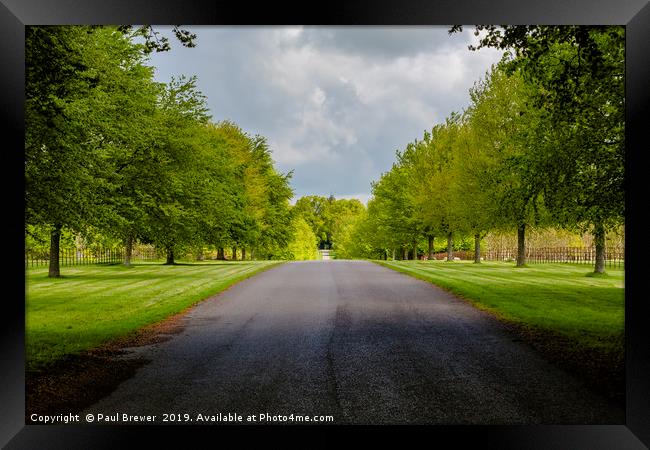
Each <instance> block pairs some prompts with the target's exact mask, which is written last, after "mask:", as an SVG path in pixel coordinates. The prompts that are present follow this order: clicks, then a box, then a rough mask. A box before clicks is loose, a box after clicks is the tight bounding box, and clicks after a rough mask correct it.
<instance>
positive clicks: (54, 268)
mask: <svg viewBox="0 0 650 450" xmlns="http://www.w3.org/2000/svg"><path fill="white" fill-rule="evenodd" d="M60 247H61V225H55V226H54V229H53V230H52V232H51V234H50V267H49V270H48V273H47V276H48V277H50V278H59V277H60V276H61V269H60V267H59V252H60Z"/></svg>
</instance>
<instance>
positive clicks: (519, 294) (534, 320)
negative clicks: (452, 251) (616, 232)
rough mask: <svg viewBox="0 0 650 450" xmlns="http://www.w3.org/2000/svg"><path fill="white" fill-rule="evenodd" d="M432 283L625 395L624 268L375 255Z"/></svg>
mask: <svg viewBox="0 0 650 450" xmlns="http://www.w3.org/2000/svg"><path fill="white" fill-rule="evenodd" d="M375 262H377V263H378V264H380V265H382V266H385V267H388V268H391V269H393V270H397V271H399V272H402V273H405V274H408V275H411V276H413V277H416V278H419V279H421V280H424V281H429V282H431V283H433V284H435V285H437V286H439V287H441V288H443V289H445V290H447V291H449V292H451V293H453V294H455V295H457V296H459V297H460V298H462V299H464V300H466V301H468V302H469V303H471V304H472V305H474V306H476V307H477V308H479V309H481V310H484V311H486V312H488V313H490V314H491V315H493V316H494V317H496V318H497V319H499V320H500V321H502V322H503V323H505V324H506V325H507V326H508V327H509V328H510V329H511V330H512V331H513V332H515V333H517V334H518V335H519V336H520V337H521V338H523V339H524V340H525V341H526V342H528V343H530V344H531V345H533V346H534V347H535V348H537V349H538V350H539V351H541V352H542V353H543V354H544V355H545V356H546V357H547V358H548V359H550V360H551V361H553V362H554V363H556V364H558V365H560V366H561V367H563V368H564V369H567V370H568V371H571V372H573V373H576V374H578V375H579V376H580V377H581V378H583V379H585V381H586V382H587V383H588V384H590V385H591V386H592V387H593V388H595V389H596V390H598V391H600V392H601V393H603V394H605V395H607V396H608V397H610V398H613V399H616V400H618V401H621V402H622V401H623V398H624V390H625V382H624V353H625V352H624V335H625V324H624V314H625V293H624V273H623V270H621V269H609V270H608V271H607V274H606V275H604V276H597V277H594V276H592V274H591V273H589V270H590V267H589V266H585V265H574V264H561V263H558V264H533V265H530V266H529V267H526V268H517V269H516V268H515V266H514V264H512V263H503V262H483V263H481V264H474V263H472V262H465V261H458V262H454V263H452V264H448V263H444V262H439V261H375Z"/></svg>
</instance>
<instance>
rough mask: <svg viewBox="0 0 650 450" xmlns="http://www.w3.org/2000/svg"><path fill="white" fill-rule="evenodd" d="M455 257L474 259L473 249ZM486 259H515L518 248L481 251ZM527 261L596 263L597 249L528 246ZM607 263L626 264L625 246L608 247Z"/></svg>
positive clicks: (440, 255) (444, 254)
mask: <svg viewBox="0 0 650 450" xmlns="http://www.w3.org/2000/svg"><path fill="white" fill-rule="evenodd" d="M434 256H435V259H445V258H446V257H447V252H439V253H436V254H435V255H434ZM453 256H454V258H459V259H461V260H473V259H474V252H473V251H457V252H454V255H453ZM481 257H482V258H483V259H485V260H486V261H514V260H516V259H517V249H516V248H499V249H488V250H484V251H482V252H481ZM526 262H527V263H529V264H533V263H573V264H595V263H596V249H595V248H594V247H586V248H585V247H538V248H526ZM605 264H606V265H607V266H608V267H617V268H621V267H624V265H625V249H624V248H623V247H607V248H606V249H605Z"/></svg>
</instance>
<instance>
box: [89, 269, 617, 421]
mask: <svg viewBox="0 0 650 450" xmlns="http://www.w3.org/2000/svg"><path fill="white" fill-rule="evenodd" d="M183 321H184V324H185V329H184V330H183V332H182V333H180V334H177V335H174V337H173V338H172V339H170V340H168V341H166V342H162V343H158V344H154V345H150V346H146V347H141V348H137V349H133V350H134V352H133V354H132V355H134V356H135V355H140V356H144V357H146V358H148V359H150V360H151V362H150V363H149V364H147V365H145V366H144V367H142V368H141V369H140V370H139V371H138V372H137V373H136V375H135V376H134V377H133V378H131V379H129V380H127V381H126V382H124V383H122V384H121V385H120V386H119V387H118V388H117V389H116V390H115V391H114V392H113V393H112V394H111V395H110V396H108V397H106V398H104V399H103V400H101V401H99V402H98V403H96V404H95V405H93V406H91V407H89V408H88V409H87V410H86V411H84V414H86V413H93V414H98V413H101V414H104V415H110V414H115V413H117V414H120V420H121V419H122V417H123V416H122V414H125V413H126V414H133V415H147V414H149V415H156V416H157V418H156V423H158V424H160V423H161V420H162V418H163V417H164V416H163V415H164V414H166V413H167V414H180V415H181V418H182V420H185V419H186V418H187V417H189V418H190V419H191V420H192V423H197V422H196V419H197V418H198V414H202V415H204V416H208V417H209V419H210V420H216V421H217V422H216V423H220V424H222V423H225V422H224V421H223V418H224V415H227V414H228V413H231V414H239V415H241V416H242V420H243V422H244V423H246V420H247V418H248V416H252V415H255V416H257V420H260V414H267V415H268V416H267V418H268V419H267V420H263V421H262V422H261V423H296V422H295V419H296V416H297V415H301V416H310V418H311V417H313V416H326V415H331V416H333V419H334V423H359V424H385V423H413V424H621V423H624V417H625V416H624V412H623V410H622V409H621V408H620V407H617V406H615V405H612V404H610V403H608V401H607V400H606V399H604V398H602V397H600V396H598V395H596V394H594V393H592V392H591V391H589V390H588V389H587V388H585V387H584V386H583V385H582V384H581V383H580V382H579V381H578V380H576V379H574V378H573V377H571V376H570V375H568V374H567V373H565V372H563V371H561V370H559V369H558V368H556V367H554V366H553V365H551V364H550V363H548V362H546V361H545V360H544V359H542V358H541V356H539V355H538V354H537V353H536V352H535V351H534V350H533V349H531V348H530V347H528V346H527V345H526V344H524V343H522V342H520V341H518V340H517V339H516V338H515V337H514V336H513V335H511V334H509V333H508V331H507V330H506V329H505V328H503V327H502V326H501V325H500V324H499V323H498V322H497V321H496V320H494V319H492V318H491V317H489V316H488V315H486V314H485V313H483V312H481V311H478V310H476V309H474V308H472V307H471V306H470V305H468V304H467V303H465V302H463V301H461V300H458V299H457V298H455V297H454V296H452V295H451V294H449V293H446V292H445V291H443V290H441V289H438V288H436V287H435V286H433V285H431V284H429V283H426V282H423V281H419V280H416V279H414V278H411V277H408V276H406V275H403V274H400V273H397V272H394V271H392V270H390V269H386V268H383V267H380V266H378V265H375V264H372V263H369V262H362V261H336V260H335V261H313V262H294V263H288V264H284V265H281V266H279V267H276V268H273V269H271V270H268V271H266V272H263V273H261V274H259V275H256V276H255V277H253V278H250V279H248V280H245V281H243V282H241V283H239V284H237V285H235V286H234V287H232V288H230V289H229V290H227V291H225V292H223V293H221V294H220V295H217V296H215V297H213V298H211V299H209V300H206V301H204V302H202V303H201V304H199V305H197V306H196V307H195V308H193V309H192V310H191V311H190V312H189V313H188V314H187V315H186V316H185V318H184V319H183ZM220 413H221V414H222V416H221V417H220V416H219V414H220ZM184 414H188V416H184ZM291 414H294V422H292V421H291V420H290V415H291ZM274 415H275V416H286V417H287V421H286V422H273V416H274ZM211 416H214V417H211ZM170 417H171V416H170ZM231 417H232V416H231ZM276 418H277V417H276ZM120 423H121V422H120ZM201 423H203V422H201ZM208 423H215V422H208ZM257 423H260V422H257Z"/></svg>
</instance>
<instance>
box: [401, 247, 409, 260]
mask: <svg viewBox="0 0 650 450" xmlns="http://www.w3.org/2000/svg"><path fill="white" fill-rule="evenodd" d="M408 259H409V251H408V249H407V248H406V247H402V260H405V261H408Z"/></svg>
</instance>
